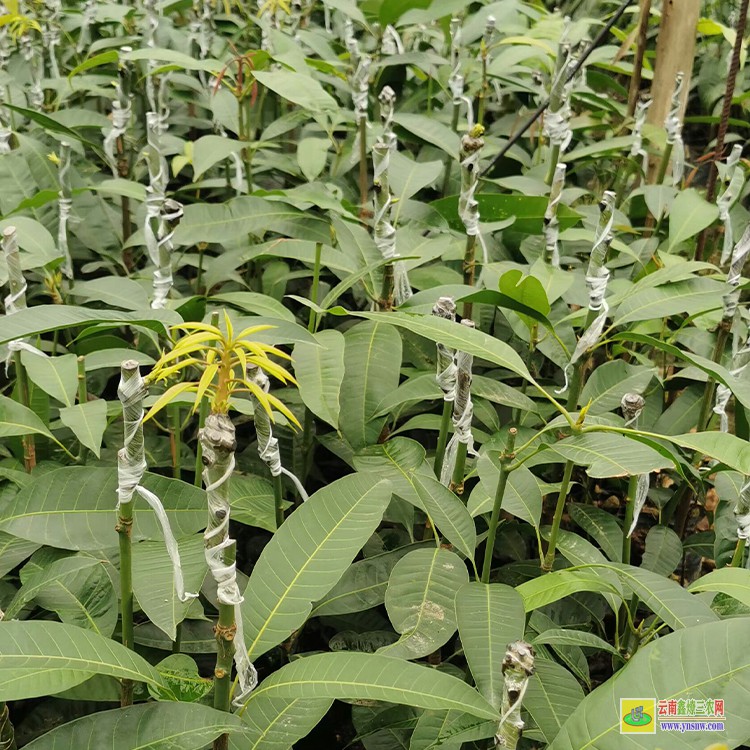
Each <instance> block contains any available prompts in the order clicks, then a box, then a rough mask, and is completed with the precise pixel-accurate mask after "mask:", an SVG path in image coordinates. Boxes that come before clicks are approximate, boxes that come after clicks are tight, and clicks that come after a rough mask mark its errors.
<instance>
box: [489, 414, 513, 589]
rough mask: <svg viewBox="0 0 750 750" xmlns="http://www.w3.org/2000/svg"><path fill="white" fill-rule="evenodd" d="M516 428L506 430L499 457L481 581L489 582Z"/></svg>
mask: <svg viewBox="0 0 750 750" xmlns="http://www.w3.org/2000/svg"><path fill="white" fill-rule="evenodd" d="M517 434H518V430H516V428H515V427H511V428H510V430H508V443H507V445H506V447H505V450H504V451H503V455H502V456H501V457H500V476H499V477H498V480H497V489H496V490H495V503H494V505H493V506H492V515H491V516H490V525H489V529H488V532H487V545H486V547H485V548H484V563H483V565H482V583H489V582H490V571H491V569H492V553H493V552H494V550H495V539H496V537H497V526H498V523H499V522H500V511H501V510H502V507H503V497H504V496H505V487H506V486H507V484H508V476H509V474H510V471H508V466H509V464H510V462H511V461H512V460H513V455H514V454H513V448H514V447H515V444H516V435H517Z"/></svg>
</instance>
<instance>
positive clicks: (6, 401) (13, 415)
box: [0, 396, 54, 439]
mask: <svg viewBox="0 0 750 750" xmlns="http://www.w3.org/2000/svg"><path fill="white" fill-rule="evenodd" d="M34 434H36V435H44V436H45V437H48V438H50V439H54V438H53V437H52V433H51V432H50V431H49V430H48V429H47V427H46V426H45V424H44V422H42V420H41V419H39V417H38V416H37V415H36V413H35V412H33V411H32V410H31V409H29V408H28V407H26V406H24V405H23V404H19V403H18V402H17V401H14V400H13V399H12V398H8V397H7V396H0V438H6V437H14V436H16V435H34Z"/></svg>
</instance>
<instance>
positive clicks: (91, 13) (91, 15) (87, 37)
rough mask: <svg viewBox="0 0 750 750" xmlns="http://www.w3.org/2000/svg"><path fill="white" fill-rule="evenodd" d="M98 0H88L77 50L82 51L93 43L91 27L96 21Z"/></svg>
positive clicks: (84, 7)
mask: <svg viewBox="0 0 750 750" xmlns="http://www.w3.org/2000/svg"><path fill="white" fill-rule="evenodd" d="M96 6H97V3H96V0H86V2H85V3H84V5H83V16H82V18H81V33H80V34H79V35H78V44H77V46H76V52H78V53H81V52H84V51H85V50H86V48H87V47H88V46H89V45H90V44H91V27H92V26H93V25H94V22H95V21H96Z"/></svg>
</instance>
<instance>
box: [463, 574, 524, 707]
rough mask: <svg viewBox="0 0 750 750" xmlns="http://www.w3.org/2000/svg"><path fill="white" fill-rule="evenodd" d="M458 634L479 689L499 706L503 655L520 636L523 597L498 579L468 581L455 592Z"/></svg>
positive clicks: (522, 632) (522, 620)
mask: <svg viewBox="0 0 750 750" xmlns="http://www.w3.org/2000/svg"><path fill="white" fill-rule="evenodd" d="M456 610H457V612H458V634H459V636H460V637H461V645H462V646H463V649H464V654H465V655H466V661H467V662H468V663H469V668H470V669H471V675H472V677H473V678H474V682H475V683H476V686H477V689H478V690H479V692H480V693H481V694H482V695H483V696H484V697H485V698H486V699H487V700H488V701H489V703H491V704H492V705H493V706H494V707H495V708H496V709H498V710H500V707H501V704H502V698H503V675H502V665H503V657H504V656H505V651H506V649H507V647H508V644H509V643H512V642H513V641H517V640H519V639H520V638H522V637H523V634H524V627H525V624H526V617H525V613H524V606H523V599H522V598H521V596H520V595H519V594H518V593H517V592H516V591H515V590H513V589H512V588H511V587H510V586H504V585H503V584H500V583H491V584H485V583H479V582H474V583H467V584H466V585H465V586H463V587H462V588H460V589H459V590H458V593H457V594H456Z"/></svg>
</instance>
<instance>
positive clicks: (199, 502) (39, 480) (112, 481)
mask: <svg viewBox="0 0 750 750" xmlns="http://www.w3.org/2000/svg"><path fill="white" fill-rule="evenodd" d="M143 486H144V487H146V489H149V490H151V491H152V492H153V493H154V494H156V495H157V497H159V498H160V499H161V501H162V504H163V505H164V508H165V510H166V511H167V516H168V518H169V520H170V524H171V526H172V531H173V532H174V535H175V537H177V538H180V537H183V536H187V535H189V534H193V533H194V532H196V531H198V530H199V529H202V528H203V527H204V526H205V524H206V495H205V492H204V491H203V490H202V489H200V488H198V487H194V486H193V485H192V484H187V483H186V482H181V481H179V480H177V479H168V478H167V477H162V476H157V475H156V474H148V473H147V474H146V475H145V476H144V481H143ZM133 502H135V503H136V508H137V511H136V513H135V514H134V515H135V522H134V523H133V539H134V540H136V541H140V540H141V539H161V538H162V533H161V526H160V525H159V522H158V520H157V519H156V516H155V515H154V512H153V511H152V510H151V508H149V507H148V506H146V505H145V504H141V503H139V502H138V499H137V497H136V498H134V500H133ZM116 505H117V469H115V468H104V467H95V466H70V467H66V468H62V469H56V470H55V471H48V472H45V473H43V474H40V475H35V476H34V478H33V479H32V481H31V482H30V483H29V484H28V485H27V486H26V487H24V488H23V489H22V490H21V491H20V492H19V493H18V494H17V495H16V497H15V498H14V500H13V503H12V505H11V506H10V507H8V508H7V510H6V512H5V513H4V514H3V518H2V519H0V527H2V530H3V531H6V532H8V533H10V534H14V535H15V536H19V537H21V538H22V539H28V540H30V541H33V542H37V543H39V544H48V545H50V546H53V547H59V548H61V549H73V550H92V551H96V550H101V549H107V548H109V547H117V545H118V537H117V532H116V531H115V524H114V522H113V520H112V519H113V518H114V515H115V506H116Z"/></svg>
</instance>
